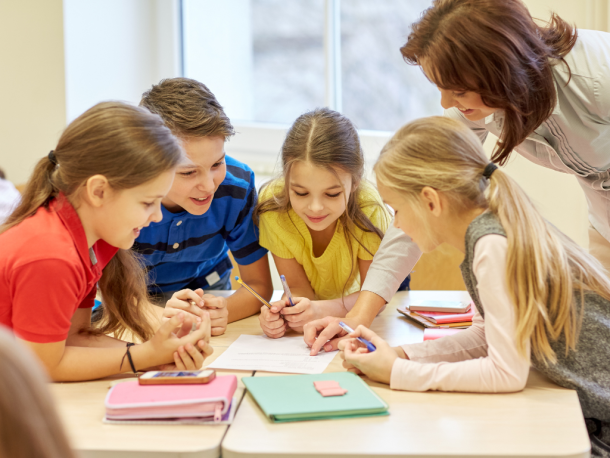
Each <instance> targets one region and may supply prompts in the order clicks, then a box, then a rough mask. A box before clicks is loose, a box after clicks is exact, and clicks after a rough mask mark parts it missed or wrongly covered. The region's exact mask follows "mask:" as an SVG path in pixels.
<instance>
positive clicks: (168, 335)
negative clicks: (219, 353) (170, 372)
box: [144, 310, 213, 369]
mask: <svg viewBox="0 0 610 458" xmlns="http://www.w3.org/2000/svg"><path fill="white" fill-rule="evenodd" d="M187 321H189V320H186V313H184V312H179V313H178V314H176V315H174V316H173V317H171V318H170V319H169V320H168V321H166V322H165V323H164V324H163V325H162V326H161V327H160V328H159V330H158V331H157V332H156V333H155V335H154V336H153V338H152V339H150V340H149V341H148V342H146V343H145V344H144V345H146V346H148V347H149V351H148V353H149V354H150V355H151V358H152V359H156V360H157V361H158V363H159V364H167V363H170V361H174V364H175V365H176V367H178V368H187V369H199V368H201V367H202V366H203V361H204V359H205V357H206V356H208V355H210V354H212V351H213V350H212V348H211V347H210V345H209V341H210V334H211V326H210V314H209V313H208V312H207V311H206V310H204V311H203V315H202V319H201V321H200V322H199V323H198V324H197V328H196V329H195V330H194V331H193V332H191V333H188V332H187V329H186V328H187V327H189V326H187V325H186V323H187ZM189 322H190V321H189ZM189 330H190V329H189Z"/></svg>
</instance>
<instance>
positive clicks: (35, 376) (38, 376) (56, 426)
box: [0, 326, 76, 458]
mask: <svg viewBox="0 0 610 458" xmlns="http://www.w3.org/2000/svg"><path fill="white" fill-rule="evenodd" d="M0 367H1V368H2V370H0V458H75V457H76V454H75V453H74V452H73V451H72V448H71V447H70V443H69V442H68V438H67V437H66V433H65V432H64V428H63V426H62V424H61V421H60V419H59V416H58V415H57V411H56V410H55V406H54V405H53V400H52V398H51V393H49V389H48V387H47V385H46V382H47V381H48V378H47V374H46V373H45V372H44V371H43V370H42V369H41V367H40V361H38V358H36V357H35V356H34V355H33V354H32V353H31V352H30V351H28V349H27V348H26V347H25V346H24V345H23V344H21V343H19V342H18V341H17V339H15V336H14V335H13V334H12V333H10V332H9V331H8V330H7V329H6V328H4V327H2V326H0Z"/></svg>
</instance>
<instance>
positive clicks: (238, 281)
mask: <svg viewBox="0 0 610 458" xmlns="http://www.w3.org/2000/svg"><path fill="white" fill-rule="evenodd" d="M235 281H236V282H237V283H239V284H240V285H241V286H243V287H244V288H246V289H247V290H248V291H249V292H250V294H252V295H253V296H254V297H256V298H257V299H258V300H259V301H261V302H262V303H263V304H265V305H266V306H267V307H268V308H271V304H270V303H269V302H267V301H266V300H265V299H263V298H262V296H261V295H260V294H258V293H257V292H256V291H254V290H253V289H252V288H250V287H249V286H248V285H246V284H245V283H244V282H243V281H242V279H241V278H239V277H237V276H236V277H235Z"/></svg>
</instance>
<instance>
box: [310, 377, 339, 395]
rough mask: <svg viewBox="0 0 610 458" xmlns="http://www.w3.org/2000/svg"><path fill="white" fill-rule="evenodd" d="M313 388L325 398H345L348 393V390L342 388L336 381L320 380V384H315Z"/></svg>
mask: <svg viewBox="0 0 610 458" xmlns="http://www.w3.org/2000/svg"><path fill="white" fill-rule="evenodd" d="M313 386H314V387H315V388H316V390H318V392H319V393H320V394H321V395H322V396H324V397H327V396H343V395H344V394H345V393H347V390H344V389H343V388H341V386H340V385H339V382H337V381H335V380H320V381H319V382H313Z"/></svg>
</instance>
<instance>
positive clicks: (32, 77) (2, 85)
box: [0, 0, 66, 183]
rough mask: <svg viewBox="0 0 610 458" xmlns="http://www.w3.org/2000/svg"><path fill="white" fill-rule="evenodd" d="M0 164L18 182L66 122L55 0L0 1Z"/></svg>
mask: <svg viewBox="0 0 610 458" xmlns="http://www.w3.org/2000/svg"><path fill="white" fill-rule="evenodd" d="M0 62H1V63H2V64H1V65H2V71H0V168H2V169H4V171H5V172H6V174H7V178H8V179H9V180H11V181H13V182H14V183H23V182H25V181H26V180H27V179H28V177H29V176H30V173H31V171H32V170H33V168H34V165H35V164H36V162H38V160H39V159H40V158H42V157H44V156H46V155H47V154H48V153H49V151H50V150H51V149H53V148H54V147H55V144H56V143H57V139H58V138H59V135H60V133H61V131H62V130H63V128H64V127H65V122H66V105H65V90H64V88H65V85H64V41H63V16H62V2H61V0H2V1H1V2H0Z"/></svg>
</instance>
